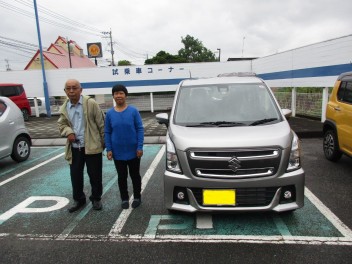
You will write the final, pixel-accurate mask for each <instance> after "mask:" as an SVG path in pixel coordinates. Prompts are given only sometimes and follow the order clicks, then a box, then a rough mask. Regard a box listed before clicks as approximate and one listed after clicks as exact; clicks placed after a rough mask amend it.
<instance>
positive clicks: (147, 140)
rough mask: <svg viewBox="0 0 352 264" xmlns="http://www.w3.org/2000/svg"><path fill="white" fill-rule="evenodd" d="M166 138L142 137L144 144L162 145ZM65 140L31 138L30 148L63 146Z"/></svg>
mask: <svg viewBox="0 0 352 264" xmlns="http://www.w3.org/2000/svg"><path fill="white" fill-rule="evenodd" d="M165 142H166V136H149V137H144V144H164V143H165ZM65 145H66V138H32V146H34V147H46V146H65Z"/></svg>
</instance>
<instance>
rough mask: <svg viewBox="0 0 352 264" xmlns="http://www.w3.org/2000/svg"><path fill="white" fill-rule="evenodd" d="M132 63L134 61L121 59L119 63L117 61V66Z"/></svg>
mask: <svg viewBox="0 0 352 264" xmlns="http://www.w3.org/2000/svg"><path fill="white" fill-rule="evenodd" d="M130 65H132V63H131V62H130V61H128V60H120V61H119V62H118V63H117V66H130Z"/></svg>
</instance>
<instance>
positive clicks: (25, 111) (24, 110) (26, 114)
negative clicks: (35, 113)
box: [21, 109, 29, 121]
mask: <svg viewBox="0 0 352 264" xmlns="http://www.w3.org/2000/svg"><path fill="white" fill-rule="evenodd" d="M21 111H22V114H23V119H24V121H28V120H29V114H28V111H27V109H22V110H21Z"/></svg>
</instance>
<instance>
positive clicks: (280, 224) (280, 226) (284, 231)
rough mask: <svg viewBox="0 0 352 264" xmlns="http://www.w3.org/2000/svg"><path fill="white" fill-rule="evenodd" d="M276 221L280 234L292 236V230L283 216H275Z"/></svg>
mask: <svg viewBox="0 0 352 264" xmlns="http://www.w3.org/2000/svg"><path fill="white" fill-rule="evenodd" d="M273 220H274V223H275V225H276V228H277V229H278V230H279V232H280V234H281V235H282V236H283V237H292V234H291V232H290V230H289V229H288V227H287V225H286V224H285V222H284V221H282V219H281V217H280V216H278V215H274V216H273Z"/></svg>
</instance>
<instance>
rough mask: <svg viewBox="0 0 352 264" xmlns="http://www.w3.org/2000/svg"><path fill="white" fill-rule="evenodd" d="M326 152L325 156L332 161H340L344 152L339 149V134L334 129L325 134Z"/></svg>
mask: <svg viewBox="0 0 352 264" xmlns="http://www.w3.org/2000/svg"><path fill="white" fill-rule="evenodd" d="M323 148H324V154H325V157H326V158H327V159H328V160H330V161H338V160H339V159H340V158H341V156H342V152H341V151H340V149H339V143H338V140H337V135H336V133H335V131H334V130H328V131H326V132H325V134H324V143H323Z"/></svg>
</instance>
